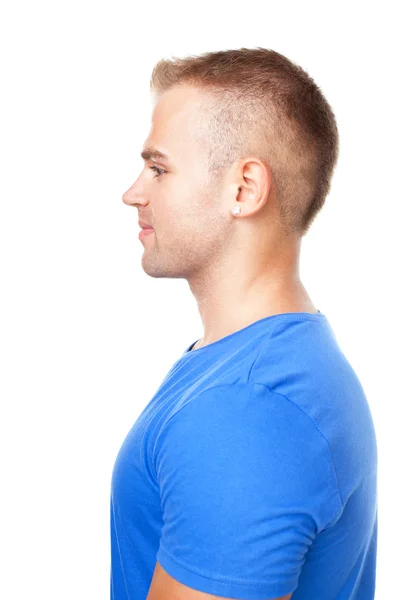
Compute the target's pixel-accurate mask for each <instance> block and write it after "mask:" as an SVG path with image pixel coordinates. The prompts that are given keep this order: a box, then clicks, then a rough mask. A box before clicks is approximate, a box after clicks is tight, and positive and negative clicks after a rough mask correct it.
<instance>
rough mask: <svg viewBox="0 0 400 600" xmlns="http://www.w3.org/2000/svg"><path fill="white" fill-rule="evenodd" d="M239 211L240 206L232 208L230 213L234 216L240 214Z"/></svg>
mask: <svg viewBox="0 0 400 600" xmlns="http://www.w3.org/2000/svg"><path fill="white" fill-rule="evenodd" d="M240 210H241V208H240V206H234V207H233V208H232V212H233V214H234V215H238V214H240Z"/></svg>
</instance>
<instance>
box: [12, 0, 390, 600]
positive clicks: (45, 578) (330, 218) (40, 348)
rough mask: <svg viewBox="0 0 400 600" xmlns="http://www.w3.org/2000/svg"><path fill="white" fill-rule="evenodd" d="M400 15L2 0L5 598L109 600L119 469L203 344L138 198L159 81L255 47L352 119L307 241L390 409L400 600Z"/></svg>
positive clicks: (385, 484) (306, 264) (385, 446)
mask: <svg viewBox="0 0 400 600" xmlns="http://www.w3.org/2000/svg"><path fill="white" fill-rule="evenodd" d="M394 10H395V3H394V2H382V1H381V2H379V3H361V2H345V3H343V4H340V3H339V4H338V3H326V2H320V1H319V2H293V3H287V2H285V3H281V4H279V3H277V2H268V1H262V2H261V1H260V2H254V1H253V2H251V3H250V2H243V3H237V4H231V3H228V2H225V3H223V2H220V3H218V2H213V3H210V4H205V5H202V4H200V3H197V4H193V5H192V4H189V3H186V2H165V3H164V2H148V3H137V4H135V3H133V2H122V1H118V0H114V1H113V2H101V1H98V2H94V1H92V2H89V1H88V0H79V2H78V1H76V0H73V1H69V2H55V1H52V2H50V1H48V2H44V1H40V0H37V1H35V2H18V1H14V2H8V3H7V2H6V3H4V4H3V7H2V9H1V14H0V23H1V24H0V51H1V54H0V55H1V75H0V76H1V95H0V102H1V110H0V119H1V123H0V126H1V129H0V140H1V141H0V144H1V149H0V151H1V163H0V165H1V189H0V200H1V214H0V260H1V272H0V276H1V295H0V302H1V312H0V315H1V324H0V325H1V330H0V332H1V342H0V343H1V363H0V364H1V406H2V416H1V431H0V434H1V435H0V439H1V458H2V471H1V473H2V477H1V486H2V492H1V511H0V515H1V521H2V523H1V544H2V547H3V557H2V575H1V579H0V586H1V588H4V589H1V590H0V592H1V593H0V595H1V597H2V598H7V599H8V600H12V599H14V598H15V599H16V598H18V599H20V598H32V597H38V598H41V599H42V600H45V599H46V600H47V599H49V600H50V599H51V600H53V599H55V598H57V600H62V599H64V598H65V599H67V598H68V599H71V598H74V599H78V598H79V599H82V600H83V599H84V600H87V599H89V598H90V599H92V598H93V599H94V598H96V599H100V598H102V599H107V600H108V598H109V560H110V558H109V486H110V479H111V472H112V467H113V463H114V460H115V457H116V454H117V452H118V450H119V447H120V444H121V443H122V440H123V438H124V437H125V435H126V433H127V432H128V430H129V429H130V427H131V425H132V424H133V422H134V420H135V419H136V417H137V416H138V415H139V413H140V412H141V411H142V409H143V408H144V406H145V405H146V404H147V403H148V402H149V400H150V399H151V397H152V395H153V393H154V392H155V391H156V389H157V388H158V386H159V384H160V383H161V380H162V379H163V377H164V375H165V374H166V372H167V371H168V370H169V368H170V367H171V365H172V364H173V362H175V360H176V359H177V358H178V357H179V356H180V355H181V354H182V352H183V350H184V349H185V348H186V347H187V346H188V345H189V344H190V343H192V342H194V341H195V340H196V339H198V338H199V337H202V323H201V319H200V316H199V314H198V312H197V305H196V303H195V300H194V298H193V297H192V296H191V293H190V290H189V287H188V285H187V282H186V281H185V280H173V279H152V278H150V277H148V276H147V275H146V274H145V273H144V272H143V270H142V269H141V264H140V261H141V255H142V252H143V245H142V243H141V242H140V241H139V240H138V232H139V228H138V224H137V220H138V216H137V211H136V210H135V209H134V208H132V207H128V206H126V205H124V204H123V203H122V199H121V197H122V193H123V192H124V191H125V190H126V189H127V188H128V187H129V186H130V185H131V183H132V182H133V181H134V180H135V179H136V177H137V176H138V174H139V173H140V170H141V169H142V160H141V158H140V151H141V149H142V144H143V142H144V140H145V139H146V136H147V134H148V131H149V127H150V117H151V101H150V94H149V79H150V74H151V70H152V68H153V66H154V64H155V63H156V62H157V61H158V60H159V59H160V58H163V57H164V58H170V57H172V56H185V55H188V54H192V55H194V54H200V53H202V52H206V51H210V50H221V49H228V48H240V47H257V46H263V47H266V48H271V49H274V50H276V51H278V52H280V53H282V54H284V55H286V56H287V57H288V58H290V59H291V60H293V61H295V62H297V63H298V64H300V65H301V66H302V67H303V68H304V69H306V70H307V71H308V72H309V74H310V75H311V76H312V77H313V78H314V79H315V81H316V82H317V84H318V85H319V86H320V87H321V89H322V91H323V93H324V94H325V96H326V97H327V99H328V101H329V102H330V104H331V105H332V107H333V110H334V112H335V114H336V118H337V122H338V127H339V133H340V156H339V162H338V166H337V168H336V171H335V175H334V180H333V184H332V189H331V192H330V194H329V196H328V198H327V201H326V205H325V207H324V208H323V210H322V212H321V213H320V215H319V216H318V217H317V220H316V221H315V223H314V224H313V226H312V228H311V230H310V232H309V233H308V234H307V236H306V237H305V238H304V240H303V248H302V258H301V276H302V280H303V283H304V285H305V287H306V288H307V290H308V292H309V294H310V296H311V298H312V300H313V302H314V304H315V305H316V306H317V308H319V310H321V311H322V312H323V313H324V314H325V315H326V316H327V317H328V319H329V321H330V323H331V325H332V327H333V329H334V330H335V333H336V336H337V339H338V341H339V342H340V344H341V347H342V349H343V351H344V352H345V354H346V356H347V357H348V359H349V360H350V362H351V364H352V365H353V367H354V369H355V371H356V372H357V375H358V377H359V378H360V380H361V382H362V384H363V387H364V389H365V392H366V394H367V397H368V400H369V403H370V407H371V411H372V413H373V418H374V422H375V428H376V433H377V438H378V446H379V448H378V450H379V490H378V494H379V525H378V569H377V592H376V598H377V600H385V599H386V598H388V597H395V596H396V594H397V587H398V539H399V536H400V531H399V524H398V523H399V519H398V506H399V497H398V494H397V493H396V490H398V487H396V486H397V484H398V473H399V465H398V458H396V457H398V456H399V451H400V444H399V437H400V436H399V432H398V420H397V418H396V417H397V416H398V414H399V410H398V409H399V400H400V397H399V391H398V389H399V388H398V385H397V380H398V370H399V351H398V340H399V334H400V331H399V324H398V320H399V317H398V314H399V313H398V309H399V286H398V281H397V279H398V274H399V268H398V262H399V242H398V218H399V212H398V208H399V200H400V198H399V182H398V175H399V158H400V157H399V141H398V140H399V133H400V128H399V117H398V110H399V106H400V98H399V93H398V87H397V85H396V84H398V77H399V66H398V65H399V58H400V57H399V54H400V53H399V45H398V43H397V42H396V41H395V40H396V36H397V34H398V23H397V22H396V19H395V14H394ZM327 583H328V582H327ZM310 600H311V599H310ZM314 600H317V599H314Z"/></svg>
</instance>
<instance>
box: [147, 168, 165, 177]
mask: <svg viewBox="0 0 400 600" xmlns="http://www.w3.org/2000/svg"><path fill="white" fill-rule="evenodd" d="M149 169H151V170H152V171H157V173H158V175H154V177H160V175H164V173H165V172H166V171H165V169H159V168H158V167H154V166H153V167H149ZM160 171H163V172H162V173H160Z"/></svg>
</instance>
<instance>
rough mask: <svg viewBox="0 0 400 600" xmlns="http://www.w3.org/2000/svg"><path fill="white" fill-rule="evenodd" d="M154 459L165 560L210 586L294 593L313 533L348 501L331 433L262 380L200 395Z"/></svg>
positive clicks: (179, 575)
mask: <svg viewBox="0 0 400 600" xmlns="http://www.w3.org/2000/svg"><path fill="white" fill-rule="evenodd" d="M153 468H154V471H155V474H156V478H157V481H158V485H159V490H160V502H161V509H162V517H163V526H162V531H161V538H160V545H159V549H158V553H157V560H158V562H159V563H160V564H161V566H162V567H163V568H164V569H165V570H166V571H167V572H168V573H169V574H170V575H171V576H172V577H174V578H175V579H177V580H178V581H180V582H181V583H183V584H185V585H187V586H189V587H191V588H194V589H196V590H199V591H203V592H207V593H210V594H215V595H220V596H225V597H231V598H242V599H246V600H251V599H252V600H257V599H259V600H260V599H262V600H266V599H267V598H277V597H279V596H283V595H285V594H289V593H290V592H293V591H294V590H295V589H296V587H297V586H298V582H299V576H300V572H301V568H302V565H303V563H304V561H305V557H306V554H307V551H308V550H309V548H310V546H311V545H312V543H313V540H314V538H315V536H316V535H317V534H318V532H319V531H321V530H323V529H325V528H326V527H327V526H329V524H330V523H333V522H334V521H335V520H336V519H337V518H338V515H339V511H340V508H341V505H340V497H339V494H338V490H337V485H336V478H335V474H334V470H333V465H332V460H331V456H330V451H329V446H328V443H327V441H326V439H325V438H324V437H323V436H322V434H321V433H320V431H319V430H318V429H317V427H316V425H315V424H314V422H313V421H312V420H311V418H310V417H309V416H308V415H307V414H306V413H304V411H303V410H302V409H301V408H300V407H299V406H298V405H296V404H295V403H294V402H292V401H290V400H289V399H288V398H286V397H285V396H282V395H280V394H277V393H275V392H272V391H270V390H269V389H268V388H267V387H266V386H265V385H262V384H231V385H222V386H216V387H214V388H210V389H207V390H205V391H203V392H201V393H200V394H198V395H197V396H196V397H194V398H192V399H191V400H190V401H189V402H188V403H186V404H185V405H184V406H183V407H182V408H180V409H178V410H177V412H175V413H174V414H173V415H172V416H170V417H169V419H168V420H167V421H166V422H165V424H164V425H163V426H162V428H161V429H160V433H159V435H158V437H157V440H156V442H155V446H154V457H153Z"/></svg>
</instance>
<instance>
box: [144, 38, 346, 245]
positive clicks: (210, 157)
mask: <svg viewBox="0 0 400 600" xmlns="http://www.w3.org/2000/svg"><path fill="white" fill-rule="evenodd" d="M176 86H193V87H195V88H196V89H198V90H199V91H200V92H201V94H200V96H201V99H202V100H201V104H200V106H201V111H202V112H201V114H200V115H199V121H198V125H199V128H200V129H199V131H200V132H201V135H202V142H203V144H204V143H205V144H206V156H207V159H206V164H207V166H208V173H209V176H210V181H213V182H215V181H218V180H220V176H221V175H222V173H223V171H224V169H225V168H226V167H228V166H230V165H231V164H232V163H233V162H235V161H236V160H239V159H240V158H244V157H246V156H257V157H258V158H260V159H261V160H262V161H264V162H265V163H266V164H267V165H268V166H269V168H270V171H271V186H272V187H273V189H274V191H275V194H276V200H277V205H278V210H279V218H280V222H281V226H282V229H283V231H284V233H285V235H292V234H293V235H295V236H296V237H297V236H299V237H301V236H303V235H305V234H306V233H307V231H308V229H309V227H310V225H311V223H312V222H313V220H314V219H315V217H316V215H317V213H318V212H319V211H320V210H321V208H322V206H323V204H324V202H325V199H326V197H327V195H328V192H329V190H330V187H331V180H332V176H333V171H334V168H335V166H336V163H337V159H338V153H339V134H338V129H337V125H336V119H335V115H334V113H333V110H332V108H331V106H330V105H329V103H328V102H327V100H326V99H325V97H324V95H323V93H322V91H321V89H320V88H319V87H318V86H317V84H316V83H315V81H314V80H313V79H312V77H310V75H309V74H308V73H307V72H306V71H305V70H304V69H303V68H302V67H300V66H299V65H298V64H296V63H294V62H292V61H290V60H289V59H288V58H286V57H285V56H283V55H282V54H279V52H276V51H274V50H270V49H267V48H261V47H258V48H240V49H231V50H221V51H216V52H207V53H204V54H201V55H199V56H187V57H185V58H177V57H172V59H161V60H160V61H158V62H157V64H156V65H155V67H154V68H153V71H152V74H151V80H150V90H151V92H152V93H153V94H155V96H156V98H157V97H160V96H161V95H162V94H163V93H164V92H165V91H167V90H169V89H171V88H173V87H176Z"/></svg>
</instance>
